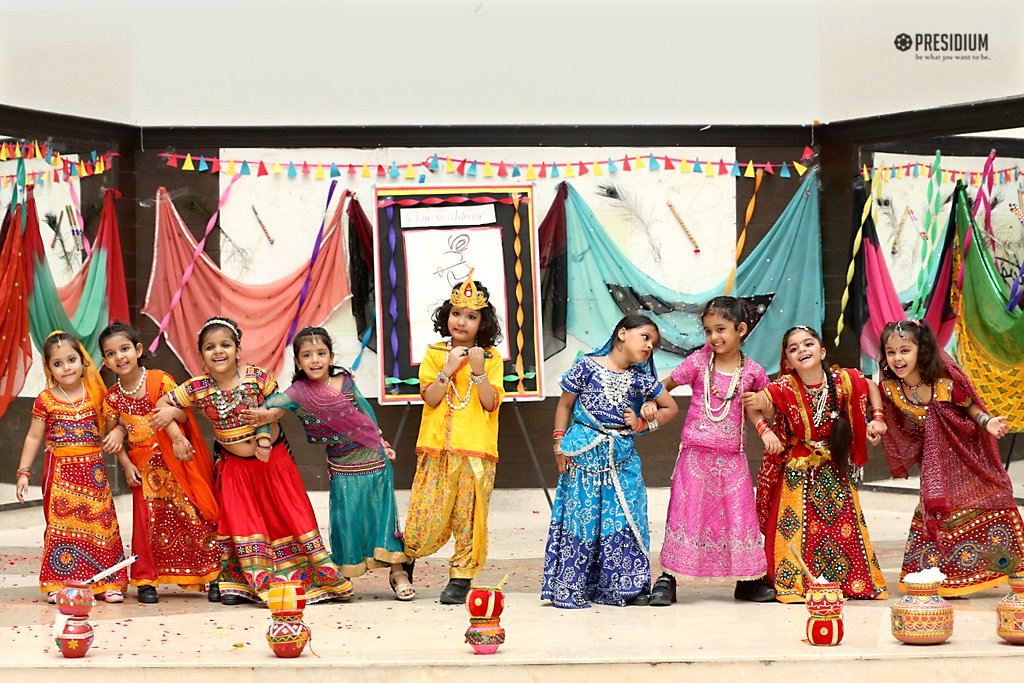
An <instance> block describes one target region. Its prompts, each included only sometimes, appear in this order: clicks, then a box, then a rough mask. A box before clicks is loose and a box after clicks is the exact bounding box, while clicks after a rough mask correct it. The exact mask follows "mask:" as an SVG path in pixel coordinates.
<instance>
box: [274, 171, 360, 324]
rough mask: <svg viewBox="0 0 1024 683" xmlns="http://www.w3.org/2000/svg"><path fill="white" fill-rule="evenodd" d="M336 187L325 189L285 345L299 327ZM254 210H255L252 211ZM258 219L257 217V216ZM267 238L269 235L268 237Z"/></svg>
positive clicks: (343, 200)
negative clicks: (325, 199)
mask: <svg viewBox="0 0 1024 683" xmlns="http://www.w3.org/2000/svg"><path fill="white" fill-rule="evenodd" d="M337 186H338V181H337V180H332V181H331V186H330V187H329V188H328V189H327V203H326V205H325V206H324V217H323V218H322V219H321V220H320V229H319V230H318V231H317V233H316V239H315V240H314V241H313V253H312V255H311V256H310V257H309V268H308V269H307V270H306V278H305V279H304V280H303V282H302V291H300V292H299V309H298V310H297V311H295V318H293V319H292V324H291V326H290V327H289V328H288V337H287V341H286V342H285V343H286V344H291V343H292V339H293V338H294V337H295V333H296V332H297V331H298V327H299V315H300V314H301V312H302V306H303V304H305V303H306V298H307V297H308V296H309V283H310V281H311V280H312V278H313V268H314V267H315V266H316V259H317V257H318V256H319V255H320V247H321V245H322V244H323V242H324V226H325V225H327V210H328V209H329V208H330V207H331V199H332V198H333V197H334V188H336V187H337ZM347 196H348V190H345V192H344V193H342V195H341V199H340V200H338V201H339V212H340V208H341V205H343V204H344V203H345V198H346V197H347ZM254 210H255V209H254ZM257 218H258V216H257ZM268 237H269V235H268Z"/></svg>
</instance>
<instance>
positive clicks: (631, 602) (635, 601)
mask: <svg viewBox="0 0 1024 683" xmlns="http://www.w3.org/2000/svg"><path fill="white" fill-rule="evenodd" d="M649 604H651V596H650V595H648V594H647V593H641V594H640V595H634V596H633V597H631V598H630V599H628V600H626V606H627V607H647V606H648V605H649Z"/></svg>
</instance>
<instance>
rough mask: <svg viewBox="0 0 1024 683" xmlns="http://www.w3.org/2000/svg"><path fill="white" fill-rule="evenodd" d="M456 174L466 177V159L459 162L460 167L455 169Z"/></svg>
mask: <svg viewBox="0 0 1024 683" xmlns="http://www.w3.org/2000/svg"><path fill="white" fill-rule="evenodd" d="M455 172H456V173H458V174H459V175H465V174H466V160H465V159H463V160H462V161H460V162H459V167H458V168H456V169H455Z"/></svg>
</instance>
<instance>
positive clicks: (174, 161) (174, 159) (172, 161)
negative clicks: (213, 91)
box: [4, 145, 178, 168]
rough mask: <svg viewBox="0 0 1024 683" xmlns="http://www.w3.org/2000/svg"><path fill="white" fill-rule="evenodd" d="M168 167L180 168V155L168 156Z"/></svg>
mask: <svg viewBox="0 0 1024 683" xmlns="http://www.w3.org/2000/svg"><path fill="white" fill-rule="evenodd" d="M4 147H6V145H4ZM167 165H168V166H170V167H171V168H178V155H177V154H168V155H167Z"/></svg>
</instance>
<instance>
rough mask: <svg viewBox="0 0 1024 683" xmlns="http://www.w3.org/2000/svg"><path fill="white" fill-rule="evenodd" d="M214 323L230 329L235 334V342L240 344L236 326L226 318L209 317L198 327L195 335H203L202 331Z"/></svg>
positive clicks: (239, 335)
mask: <svg viewBox="0 0 1024 683" xmlns="http://www.w3.org/2000/svg"><path fill="white" fill-rule="evenodd" d="M214 325H221V326H223V327H226V328H228V329H229V330H231V331H232V332H233V333H234V335H235V343H236V344H241V343H242V340H241V334H240V333H239V330H238V326H237V325H235V324H234V323H233V322H231V321H230V320H228V319H226V318H210V319H209V320H207V321H206V322H205V323H203V326H202V327H200V328H199V334H198V335H197V336H200V337H201V336H203V332H205V331H206V328H207V327H213V326H214Z"/></svg>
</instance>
